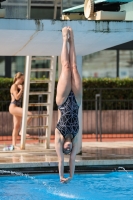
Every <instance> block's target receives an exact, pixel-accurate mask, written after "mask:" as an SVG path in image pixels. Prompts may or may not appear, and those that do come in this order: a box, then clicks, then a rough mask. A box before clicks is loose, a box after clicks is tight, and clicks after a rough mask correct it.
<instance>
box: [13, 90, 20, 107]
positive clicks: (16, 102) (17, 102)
mask: <svg viewBox="0 0 133 200" xmlns="http://www.w3.org/2000/svg"><path fill="white" fill-rule="evenodd" d="M11 95H12V96H14V95H13V94H12V93H11ZM10 104H15V105H16V106H17V107H21V104H22V97H21V98H20V99H18V100H16V99H15V100H14V101H12V102H11V103H10Z"/></svg>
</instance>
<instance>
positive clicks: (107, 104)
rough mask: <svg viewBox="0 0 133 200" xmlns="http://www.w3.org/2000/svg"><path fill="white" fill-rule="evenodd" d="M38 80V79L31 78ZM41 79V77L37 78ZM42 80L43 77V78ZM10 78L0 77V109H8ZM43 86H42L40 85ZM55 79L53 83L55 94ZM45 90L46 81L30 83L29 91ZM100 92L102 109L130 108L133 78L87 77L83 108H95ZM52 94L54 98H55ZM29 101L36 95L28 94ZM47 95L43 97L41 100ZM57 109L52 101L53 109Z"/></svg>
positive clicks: (132, 95) (36, 98) (132, 97)
mask: <svg viewBox="0 0 133 200" xmlns="http://www.w3.org/2000/svg"><path fill="white" fill-rule="evenodd" d="M32 80H38V79H32ZM39 80H41V79H39ZM43 80H44V78H43ZM12 83H13V79H12V78H0V102H1V103H0V110H3V111H4V110H5V111H6V110H8V105H9V103H10V99H11V97H10V87H11V85H12ZM42 86H43V87H42ZM56 88H57V81H56V83H55V96H56ZM34 90H35V91H47V90H48V84H47V83H44V84H42V83H34V84H30V91H34ZM96 94H101V97H102V109H132V102H133V79H129V78H127V79H118V78H116V79H110V78H99V79H97V78H89V79H84V80H83V109H84V110H91V109H95V95H96ZM55 96H54V100H55ZM29 101H30V102H38V96H37V95H34V96H30V97H29ZM46 101H47V96H46V95H45V96H44V97H43V102H46ZM56 109H57V106H56V103H55V101H54V110H56Z"/></svg>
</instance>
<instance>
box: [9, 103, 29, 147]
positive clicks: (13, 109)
mask: <svg viewBox="0 0 133 200" xmlns="http://www.w3.org/2000/svg"><path fill="white" fill-rule="evenodd" d="M9 111H10V113H11V114H12V115H13V125H14V127H13V132H12V144H13V145H14V148H15V149H20V148H19V147H17V146H16V143H17V136H18V133H19V135H21V130H20V128H21V121H22V115H23V109H22V108H20V107H17V106H15V105H10V107H9ZM28 115H31V116H32V113H31V112H29V111H28ZM31 120H32V117H28V118H27V125H28V124H29V123H30V122H31ZM19 130H20V132H19ZM26 136H29V134H26Z"/></svg>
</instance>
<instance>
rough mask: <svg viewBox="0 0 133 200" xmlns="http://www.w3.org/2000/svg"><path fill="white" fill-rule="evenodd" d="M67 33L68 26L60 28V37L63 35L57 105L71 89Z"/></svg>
mask: <svg viewBox="0 0 133 200" xmlns="http://www.w3.org/2000/svg"><path fill="white" fill-rule="evenodd" d="M68 33H69V30H68V28H67V27H64V28H63V29H62V37H63V45H62V52H61V64H62V71H61V75H60V78H59V81H58V85H57V96H56V103H57V105H61V104H62V103H63V102H64V101H65V100H66V98H67V97H68V95H69V93H70V91H71V68H70V63H69V54H68V46H67V43H68Z"/></svg>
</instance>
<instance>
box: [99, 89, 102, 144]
mask: <svg viewBox="0 0 133 200" xmlns="http://www.w3.org/2000/svg"><path fill="white" fill-rule="evenodd" d="M101 104H102V96H101V91H100V97H99V112H100V119H99V121H100V124H99V133H100V142H102V109H101Z"/></svg>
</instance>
